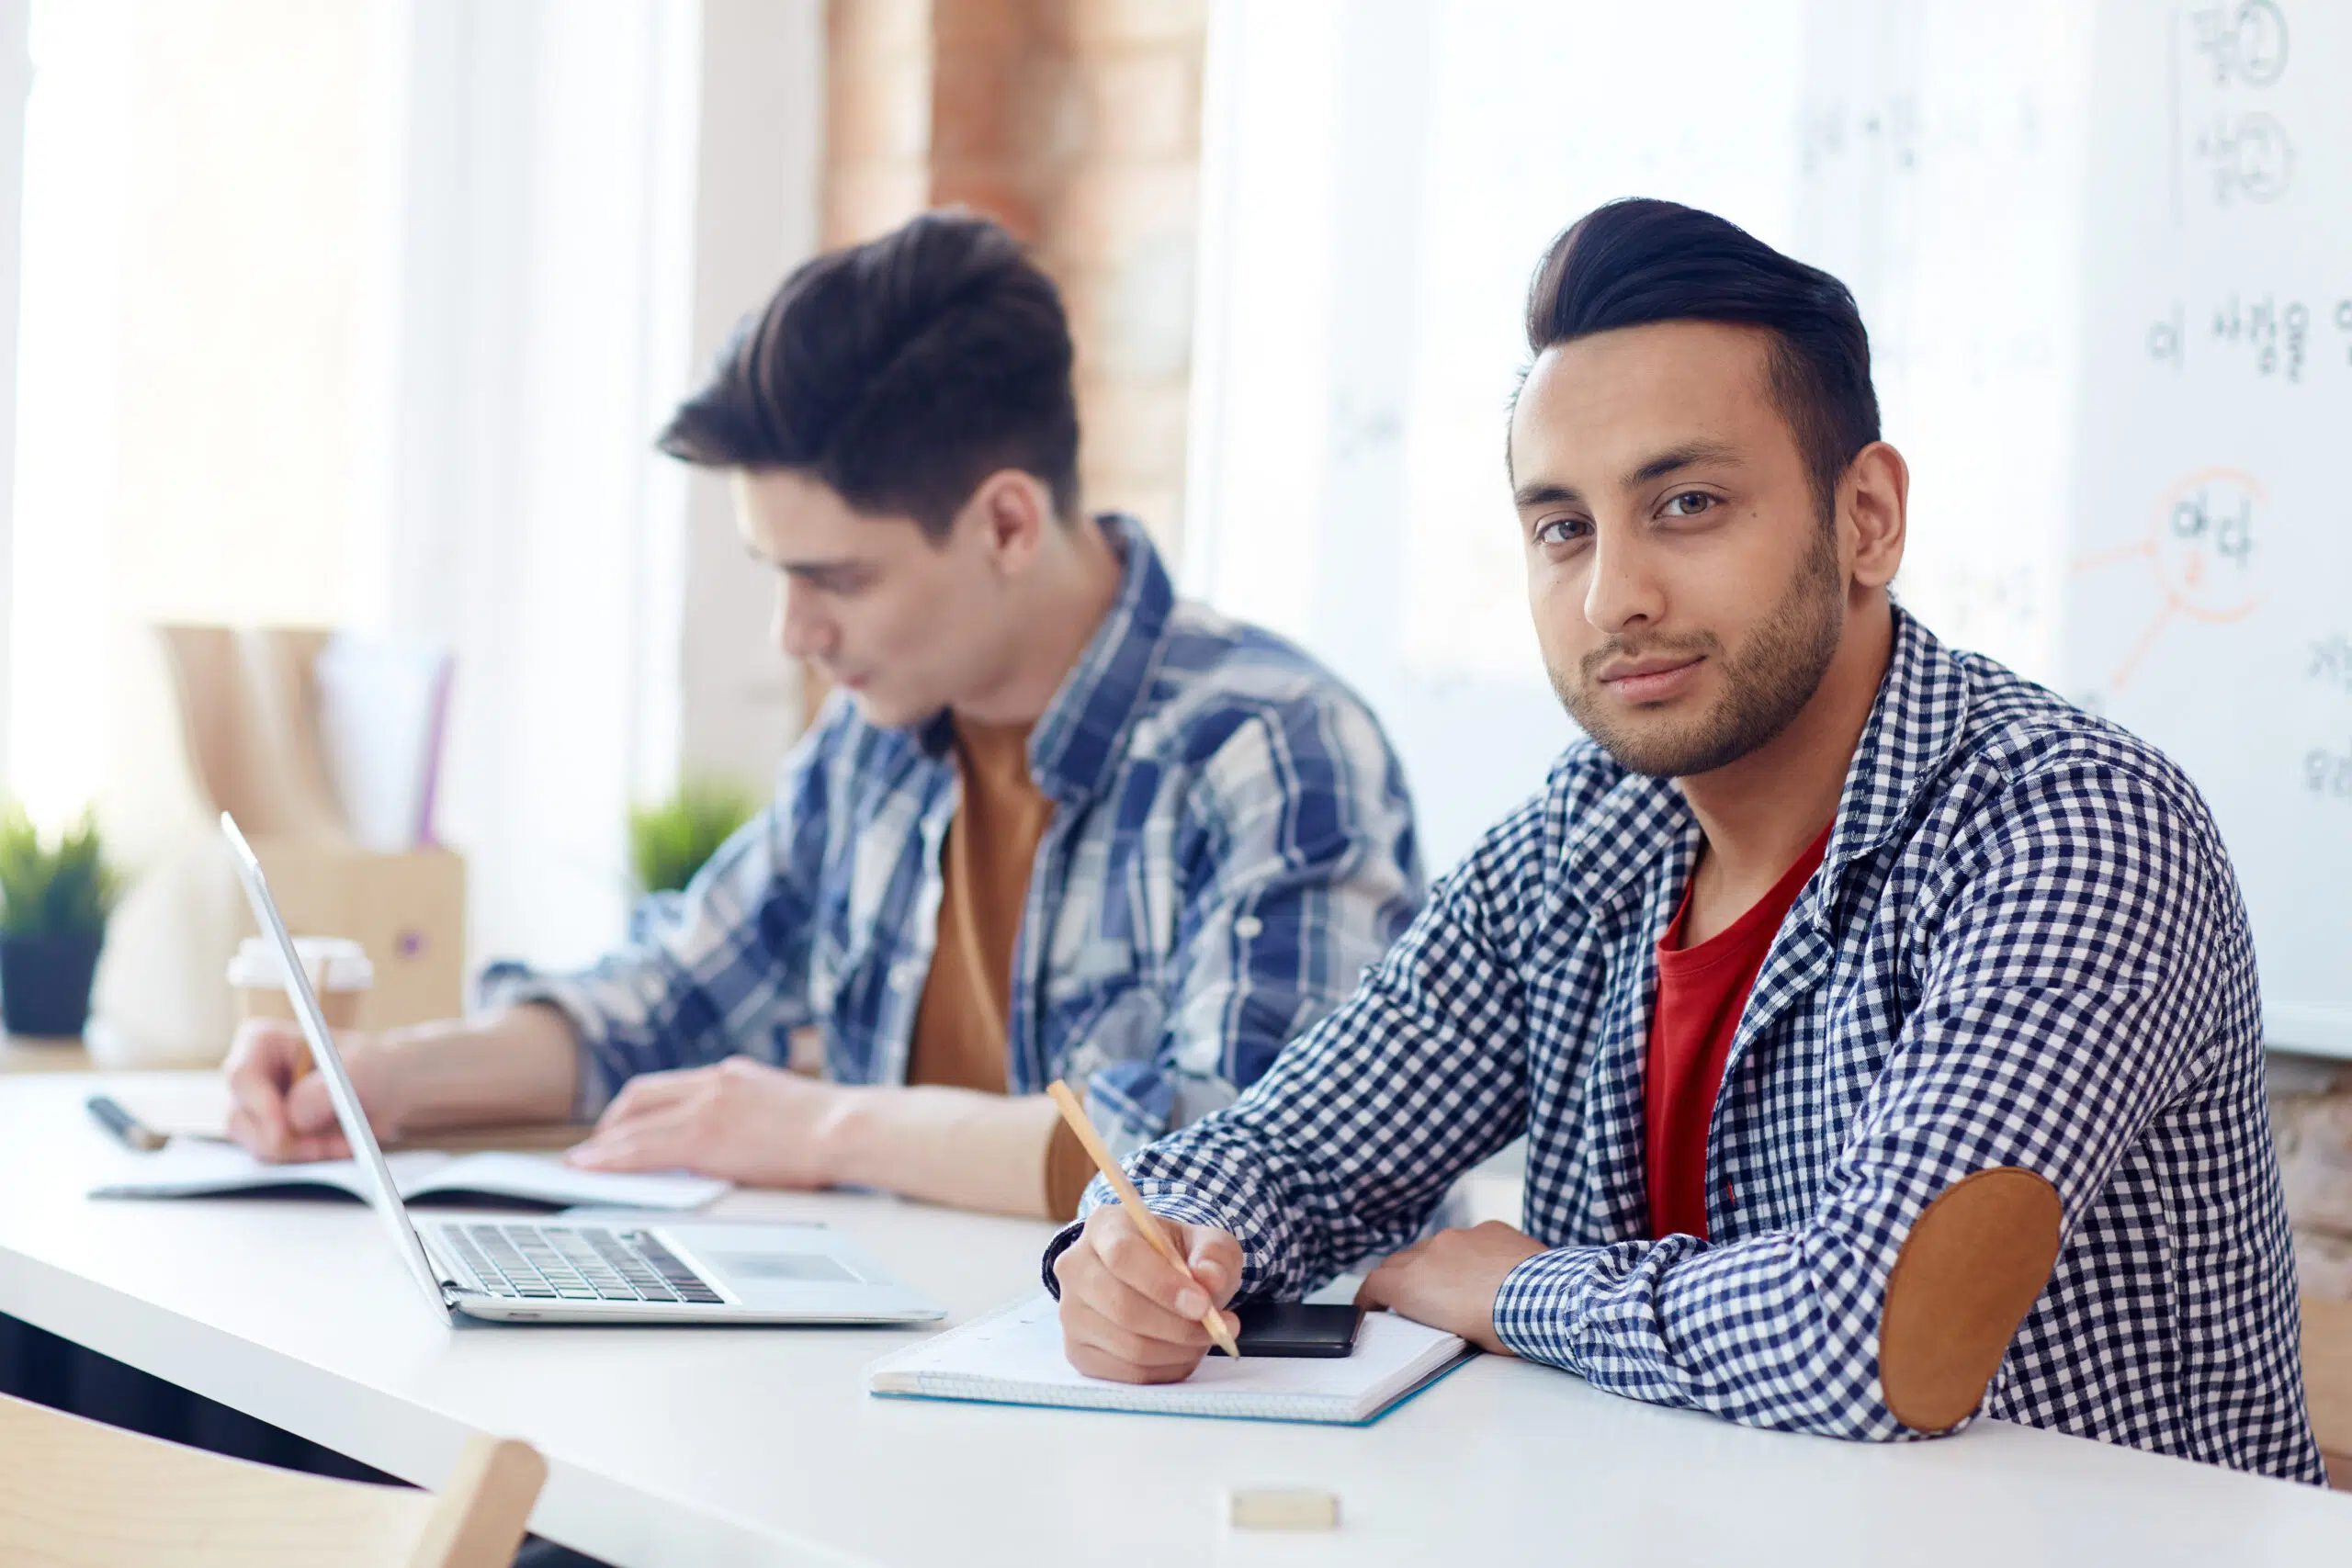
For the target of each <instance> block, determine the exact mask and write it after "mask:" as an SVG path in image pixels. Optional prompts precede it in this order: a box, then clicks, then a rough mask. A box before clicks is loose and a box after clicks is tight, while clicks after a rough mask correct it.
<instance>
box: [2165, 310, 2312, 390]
mask: <svg viewBox="0 0 2352 1568" xmlns="http://www.w3.org/2000/svg"><path fill="white" fill-rule="evenodd" d="M2330 313H2331V312H2330V311H2329V310H2328V307H2326V306H2325V305H2321V306H2316V307H2315V306H2312V305H2310V304H2308V303H2306V302H2305V301H2303V300H2301V299H2287V300H2284V301H2281V300H2280V299H2279V298H2278V294H2277V293H2276V291H2274V290H2271V289H2261V290H2254V289H2249V290H2247V291H2246V292H2245V293H2243V294H2241V293H2239V292H2238V291H2236V290H2235V289H2233V290H2231V291H2230V292H2229V293H2228V294H2225V295H2222V296H2221V297H2220V298H2218V299H2215V300H2213V301H2212V303H2211V304H2210V305H2208V306H2205V307H2203V308H2201V309H2199V310H2196V311H2194V312H2193V313H2192V311H2191V310H2190V309H2189V307H2188V305H2187V304H2186V303H2184V302H2182V301H2180V300H2175V301H2174V302H2173V304H2172V307H2171V309H2170V310H2166V311H2165V313H2164V314H2163V315H2161V316H2158V317H2157V318H2156V319H2155V320H2154V321H2151V322H2149V323H2148V330H2147V334H2146V337H2145V339H2144V340H2143V342H2144V344H2145V347H2146V349H2147V352H2148V357H2149V359H2150V360H2152V361H2153V362H2154V363H2155V364H2156V365H2158V366H2160V367H2163V368H2165V369H2167V370H2172V371H2176V372H2178V371H2183V370H2186V369H2188V361H2189V359H2190V356H2191V355H2192V354H2193V355H2195V357H2196V359H2197V361H2198V363H2199V366H2204V365H2219V366H2221V367H2222V368H2223V369H2224V370H2229V369H2233V368H2237V369H2245V370H2250V371H2252V372H2253V373H2254V375H2255V376H2256V377H2257V378H2276V379H2278V380H2279V381H2282V382H2284V383H2286V384H2287V385H2289V386H2301V384H2302V382H2303V380H2304V378H2305V375H2306V373H2307V372H2308V371H2310V370H2311V368H2312V366H2313V364H2314V363H2315V361H2316V362H2320V363H2325V364H2327V365H2329V366H2331V367H2332V366H2334V365H2335V364H2336V363H2337V362H2338V361H2339V360H2340V361H2341V362H2342V363H2343V364H2344V365H2345V366H2346V367H2352V298H2346V299H2338V300H2336V301H2335V307H2334V310H2333V311H2332V314H2333V317H2334V321H2335V325H2334V329H2333V330H2334V333H2335V343H2334V344H2333V345H2327V344H2315V339H2319V338H2321V337H2323V336H2324V333H2326V332H2327V331H2328V330H2329V329H2328V326H2327V317H2328V315H2329V314H2330ZM2330 347H2332V349H2333V352H2329V351H2328V350H2329V348H2330Z"/></svg>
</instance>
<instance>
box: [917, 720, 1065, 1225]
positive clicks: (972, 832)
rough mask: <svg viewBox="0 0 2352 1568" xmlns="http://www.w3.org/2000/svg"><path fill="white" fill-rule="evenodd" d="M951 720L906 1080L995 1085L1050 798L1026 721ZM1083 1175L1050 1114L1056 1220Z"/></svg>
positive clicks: (1000, 1087)
mask: <svg viewBox="0 0 2352 1568" xmlns="http://www.w3.org/2000/svg"><path fill="white" fill-rule="evenodd" d="M955 725H956V774H957V776H958V778H959V779H960V780H961V783H962V786H963V794H962V797H961V798H960V799H959V800H958V801H957V803H956V816H955V819H954V820H953V821H951V822H950V823H949V824H948V826H947V843H946V845H945V848H944V852H943V857H944V866H943V870H944V879H945V886H944V889H943V890H942V893H941V896H940V903H939V942H938V946H937V949H936V951H934V952H933V955H932V960H931V974H930V976H929V977H928V978H927V979H926V980H925V981H924V982H923V990H922V1002H921V1003H920V1004H919V1005H918V1006H917V1008H916V1010H915V1026H914V1038H913V1041H912V1043H911V1044H910V1048H909V1053H908V1057H907V1082H909V1083H910V1084H937V1085H944V1086H947V1087H950V1088H954V1089H978V1090H980V1091H981V1092H983V1093H986V1094H1002V1093H1003V1092H1004V1089H1005V1066H1006V1058H1005V1030H1006V1025H1007V1022H1008V1021H1009V1019H1010V1017H1011V1015H1012V952H1013V948H1014V946H1015V944H1016V943H1017V942H1019V941H1020V937H1021V921H1022V916H1023V910H1024V908H1026V906H1027V904H1028V899H1029V880H1030V874H1031V871H1032V869H1033V868H1034V867H1035V863H1036V860H1037V844H1038V842H1039V840H1042V839H1043V838H1044V837H1045V834H1046V823H1048V822H1050V821H1051V820H1052V819H1053V815H1054V803H1053V802H1052V801H1050V800H1048V799H1046V795H1045V793H1044V792H1043V791H1041V790H1040V789H1038V787H1037V784H1036V781H1035V780H1034V779H1033V778H1031V777H1030V776H1029V729H1030V727H1029V726H1028V725H1025V724H1019V725H988V724H974V723H971V722H969V721H968V720H966V719H961V718H959V719H957V720H956V721H955ZM1093 1174H1094V1166H1093V1163H1092V1162H1091V1160H1089V1159H1088V1158H1087V1156H1086V1151H1085V1149H1084V1148H1083V1147H1082V1146H1081V1145H1080V1144H1079V1142H1078V1140H1077V1138H1076V1137H1075V1136H1074V1135H1072V1134H1071V1133H1070V1132H1069V1129H1068V1128H1067V1127H1065V1126H1063V1125H1062V1124H1061V1123H1060V1122H1056V1123H1055V1124H1054V1135H1053V1139H1052V1141H1051V1143H1050V1144H1049V1145H1047V1147H1046V1168H1045V1171H1044V1173H1043V1179H1044V1181H1045V1184H1046V1207H1047V1208H1048V1209H1049V1210H1050V1211H1051V1213H1053V1214H1054V1215H1055V1216H1056V1217H1057V1218H1062V1219H1067V1218H1069V1216H1070V1215H1072V1214H1074V1213H1077V1210H1078V1200H1079V1195H1080V1193H1081V1192H1082V1191H1084V1190H1085V1188H1086V1183H1087V1179H1088V1178H1090V1177H1091V1176H1092V1175H1093Z"/></svg>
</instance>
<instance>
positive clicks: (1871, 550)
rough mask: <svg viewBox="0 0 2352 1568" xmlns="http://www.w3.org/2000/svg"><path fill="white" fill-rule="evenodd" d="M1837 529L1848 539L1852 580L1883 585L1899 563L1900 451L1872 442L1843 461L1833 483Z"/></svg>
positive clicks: (1903, 498)
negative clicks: (1841, 473)
mask: <svg viewBox="0 0 2352 1568" xmlns="http://www.w3.org/2000/svg"><path fill="white" fill-rule="evenodd" d="M1910 499H1911V468H1910V466H1909V465H1908V464H1906V463H1905V462H1904V460H1903V454H1902V453H1900V452H1897V451H1896V450H1895V449H1894V447H1892V446H1888V445H1887V444H1886V443H1885V442H1883V441H1873V442H1871V444H1870V445H1869V446H1865V447H1863V448H1862V449H1861V450H1860V452H1858V453H1856V454H1855V455H1854V460H1853V461H1852V462H1850V463H1849V464H1847V465H1846V475H1845V478H1844V479H1842V480H1841V481H1840V482H1839V484H1838V523H1839V531H1840V532H1841V533H1844V534H1847V535H1848V536H1849V537H1850V538H1851V540H1852V546H1853V552H1854V555H1853V566H1852V569H1851V570H1852V571H1853V575H1854V581H1855V583H1856V584H1857V585H1858V586H1860V587H1863V588H1883V587H1885V586H1886V585H1887V584H1888V583H1890V582H1892V581H1894V574H1895V572H1896V571H1897V570H1899V569H1900V568H1901V567H1902V565H1903V544H1904V538H1905V515H1906V508H1907V507H1908V506H1909V503H1910Z"/></svg>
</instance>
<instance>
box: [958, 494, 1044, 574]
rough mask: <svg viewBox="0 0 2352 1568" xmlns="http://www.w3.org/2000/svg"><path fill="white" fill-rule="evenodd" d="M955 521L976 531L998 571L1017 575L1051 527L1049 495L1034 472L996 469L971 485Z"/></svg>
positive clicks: (1034, 553) (1033, 554)
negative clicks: (968, 495) (961, 510)
mask: <svg viewBox="0 0 2352 1568" xmlns="http://www.w3.org/2000/svg"><path fill="white" fill-rule="evenodd" d="M958 522H959V523H969V524H970V525H973V526H975V527H977V528H978V529H979V530H980V534H981V537H982V541H983V544H984V546H985V547H986V549H987V551H988V554H989V558H990V559H991V560H993V561H995V562H996V563H997V564H998V567H999V570H1002V571H1004V572H1005V573H1006V574H1007V575H1008V576H1013V575H1018V574H1019V573H1021V572H1023V571H1024V570H1027V569H1028V565H1029V563H1030V562H1031V561H1032V560H1034V559H1035V558H1036V554H1037V547H1038V545H1039V544H1040V543H1041V542H1042V541H1043V539H1044V537H1045V533H1046V529H1048V528H1050V527H1052V526H1054V509H1053V496H1052V493H1051V492H1050V491H1047V490H1046V486H1045V485H1044V484H1043V483H1041V482H1040V481H1039V480H1038V479H1037V477H1036V476H1035V474H1028V473H1023V471H1022V470H1020V469H1019V468H999V469H998V470H997V471H996V472H994V473H992V474H990V475H989V477H988V478H986V479H982V480H981V481H980V482H979V483H978V485H977V486H975V487H974V488H973V491H972V495H971V499H970V500H969V501H967V502H965V503H964V512H963V515H962V517H960V518H959V519H958Z"/></svg>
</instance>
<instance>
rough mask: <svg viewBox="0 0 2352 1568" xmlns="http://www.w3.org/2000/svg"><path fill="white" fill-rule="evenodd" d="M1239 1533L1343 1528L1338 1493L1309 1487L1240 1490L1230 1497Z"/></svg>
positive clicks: (1231, 1512)
mask: <svg viewBox="0 0 2352 1568" xmlns="http://www.w3.org/2000/svg"><path fill="white" fill-rule="evenodd" d="M1227 1502H1228V1505H1229V1517H1230V1518H1231V1520H1232V1524H1233V1528H1234V1529H1238V1530H1329V1529H1339V1528H1340V1499H1339V1495H1338V1494H1336V1493H1331V1492H1317V1491H1315V1490H1313V1489H1311V1488H1308V1487H1299V1486H1287V1487H1285V1486H1272V1487H1249V1488H1243V1487H1236V1488H1235V1489H1234V1490H1233V1491H1231V1492H1229V1493H1227Z"/></svg>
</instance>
